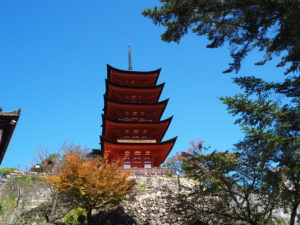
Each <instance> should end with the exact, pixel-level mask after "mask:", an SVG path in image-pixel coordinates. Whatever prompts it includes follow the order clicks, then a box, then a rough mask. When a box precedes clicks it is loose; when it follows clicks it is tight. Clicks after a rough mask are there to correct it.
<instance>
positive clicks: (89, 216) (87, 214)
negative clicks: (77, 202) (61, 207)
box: [86, 209, 93, 225]
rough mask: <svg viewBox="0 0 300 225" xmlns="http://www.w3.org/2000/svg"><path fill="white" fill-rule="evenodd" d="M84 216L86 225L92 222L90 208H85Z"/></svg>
mask: <svg viewBox="0 0 300 225" xmlns="http://www.w3.org/2000/svg"><path fill="white" fill-rule="evenodd" d="M86 218H87V222H88V225H90V224H93V216H92V209H86Z"/></svg>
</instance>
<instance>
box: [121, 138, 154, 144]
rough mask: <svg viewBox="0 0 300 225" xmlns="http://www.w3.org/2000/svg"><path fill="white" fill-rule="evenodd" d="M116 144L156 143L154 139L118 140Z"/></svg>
mask: <svg viewBox="0 0 300 225" xmlns="http://www.w3.org/2000/svg"><path fill="white" fill-rule="evenodd" d="M117 142H118V143H141V144H144V143H156V142H157V141H156V140H155V139H118V140H117Z"/></svg>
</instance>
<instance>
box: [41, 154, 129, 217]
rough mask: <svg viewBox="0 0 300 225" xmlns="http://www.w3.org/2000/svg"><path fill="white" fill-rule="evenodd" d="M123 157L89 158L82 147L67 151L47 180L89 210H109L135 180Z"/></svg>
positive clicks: (60, 191) (89, 215) (126, 192)
mask: <svg viewBox="0 0 300 225" xmlns="http://www.w3.org/2000/svg"><path fill="white" fill-rule="evenodd" d="M129 175H130V171H129V170H124V169H123V165H122V162H121V161H115V162H108V161H107V160H106V159H105V158H101V157H96V158H92V159H87V158H85V155H84V154H83V152H81V151H78V150H77V151H73V152H66V153H65V155H64V156H63V158H62V160H61V161H60V162H59V163H58V164H57V167H56V168H55V169H54V173H53V174H52V175H48V176H46V178H45V179H46V180H47V181H48V182H50V183H51V184H53V185H54V186H55V187H56V189H57V191H58V192H59V193H61V194H63V195H66V196H68V197H70V198H71V199H73V200H74V204H75V205H78V206H79V207H82V208H84V209H85V210H86V211H87V218H88V221H89V222H90V221H91V220H92V214H91V213H92V210H93V209H99V210H105V209H109V208H110V207H113V206H115V205H117V204H118V203H119V202H120V201H121V200H122V199H123V198H124V196H125V195H126V194H128V193H129V192H130V191H131V188H132V186H133V184H134V180H131V179H128V176H129Z"/></svg>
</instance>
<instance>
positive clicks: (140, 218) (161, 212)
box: [122, 176, 194, 225]
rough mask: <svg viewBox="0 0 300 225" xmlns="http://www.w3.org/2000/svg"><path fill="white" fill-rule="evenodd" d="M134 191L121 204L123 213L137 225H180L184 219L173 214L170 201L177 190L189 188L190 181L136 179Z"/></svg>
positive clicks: (166, 178) (184, 190)
mask: <svg viewBox="0 0 300 225" xmlns="http://www.w3.org/2000/svg"><path fill="white" fill-rule="evenodd" d="M136 183H137V184H136V187H135V190H134V192H133V194H132V196H131V198H129V199H128V200H126V201H124V202H123V203H122V206H123V208H124V212H125V213H127V214H128V215H130V216H132V217H133V218H134V220H135V221H136V223H137V224H138V225H140V224H150V225H171V224H172V225H181V224H186V223H185V221H184V219H183V218H181V217H180V216H178V215H176V214H174V213H173V212H172V211H171V208H172V206H173V204H174V202H172V201H171V200H170V199H172V196H173V197H175V196H176V194H177V193H178V191H179V189H181V193H182V192H186V191H187V190H186V189H185V188H184V187H191V186H193V185H194V183H193V182H192V181H191V180H187V179H185V178H180V179H179V183H178V179H177V177H171V178H168V177H159V176H157V177H153V176H152V177H136Z"/></svg>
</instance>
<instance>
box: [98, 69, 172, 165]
mask: <svg viewBox="0 0 300 225" xmlns="http://www.w3.org/2000/svg"><path fill="white" fill-rule="evenodd" d="M159 74H160V69H158V70H154V71H148V72H139V71H131V70H128V71H127V70H119V69H116V68H113V67H112V66H110V65H107V80H106V93H105V94H104V114H103V115H102V120H103V125H102V127H103V129H102V136H101V150H102V153H103V154H104V155H105V156H106V157H108V159H109V160H114V159H117V158H122V159H124V160H125V161H124V167H125V168H153V167H159V166H160V165H161V164H162V163H163V162H164V160H165V158H166V157H167V156H168V154H169V153H170V151H171V150H172V147H173V146H174V144H175V141H176V137H175V138H173V139H171V140H168V141H162V139H163V136H164V134H165V133H166V131H167V129H168V127H169V125H170V123H171V121H172V117H170V118H168V119H165V120H161V116H162V114H163V112H164V110H165V107H166V105H167V103H168V99H167V100H164V101H159V97H160V95H161V92H162V89H163V87H164V83H163V84H160V85H157V84H156V82H157V79H158V77H159Z"/></svg>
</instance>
